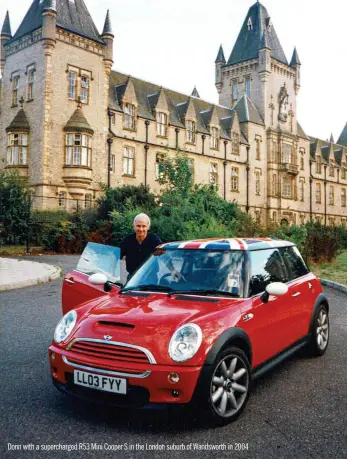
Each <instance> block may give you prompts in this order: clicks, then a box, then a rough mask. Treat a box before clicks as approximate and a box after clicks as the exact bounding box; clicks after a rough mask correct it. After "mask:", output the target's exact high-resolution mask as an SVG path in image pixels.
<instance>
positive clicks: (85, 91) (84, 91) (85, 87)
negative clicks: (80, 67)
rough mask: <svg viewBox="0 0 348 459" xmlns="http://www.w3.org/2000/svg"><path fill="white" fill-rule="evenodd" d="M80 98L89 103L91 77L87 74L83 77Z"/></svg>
mask: <svg viewBox="0 0 348 459" xmlns="http://www.w3.org/2000/svg"><path fill="white" fill-rule="evenodd" d="M80 100H81V102H82V103H83V104H88V102H89V78H88V76H86V75H82V77H81V92H80Z"/></svg>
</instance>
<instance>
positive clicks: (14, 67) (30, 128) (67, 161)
mask: <svg viewBox="0 0 348 459" xmlns="http://www.w3.org/2000/svg"><path fill="white" fill-rule="evenodd" d="M113 42H114V34H113V32H112V28H111V20H110V17H109V13H107V14H106V19H105V24H104V29H103V31H102V33H101V34H100V33H99V32H98V30H97V28H96V27H95V25H94V22H93V20H92V18H91V16H90V14H89V12H88V10H87V8H86V6H85V4H84V2H83V0H58V1H56V0H34V1H33V3H32V4H31V6H30V8H29V10H28V12H27V14H26V15H25V17H24V19H23V21H22V23H21V24H20V26H19V28H18V30H17V31H16V32H15V33H14V35H12V32H11V25H10V16H9V13H7V14H6V17H5V20H4V24H3V27H2V30H1V68H0V70H1V75H2V78H1V88H0V90H1V95H0V97H1V99H0V100H1V112H0V158H1V160H2V162H1V164H2V166H1V167H7V168H18V170H19V171H20V173H21V174H22V175H23V176H25V177H27V179H28V182H29V184H30V185H31V187H32V190H33V196H34V205H35V207H37V208H41V209H42V208H46V209H48V208H55V207H58V206H60V207H64V208H67V209H69V208H71V207H72V206H73V205H74V206H75V204H76V202H78V203H80V205H82V206H86V207H88V206H90V205H92V203H93V201H94V200H95V199H96V197H98V196H99V195H100V193H101V190H100V184H101V183H105V184H107V185H109V186H112V187H117V186H121V185H124V184H132V185H138V184H140V183H144V184H146V185H149V186H150V189H151V190H153V191H155V190H159V189H160V185H159V182H158V175H159V167H158V164H159V163H160V162H161V161H162V160H163V158H164V157H165V156H166V155H172V154H174V153H175V152H176V151H177V150H181V151H184V152H186V153H187V155H188V157H189V159H190V163H191V165H192V171H193V174H194V180H195V182H196V183H214V184H216V186H217V189H218V192H219V193H220V194H221V196H222V197H223V198H224V199H226V200H229V201H236V202H237V203H238V204H239V205H240V206H241V208H242V209H243V210H245V211H247V212H249V213H250V214H252V215H253V216H255V218H256V219H258V220H260V221H261V222H262V223H267V222H270V221H275V222H286V223H288V224H292V223H297V224H300V223H303V222H306V221H308V220H310V219H312V220H317V221H321V222H322V223H327V224H329V223H332V224H341V223H344V224H345V223H346V189H347V186H346V184H347V181H346V174H347V172H346V170H347V125H345V127H344V129H343V132H342V134H341V135H340V137H339V139H337V141H336V142H335V141H334V139H333V138H332V137H331V139H330V140H327V141H323V140H320V139H316V138H313V137H310V136H308V135H307V134H306V133H305V131H304V130H303V129H302V127H301V125H300V124H299V122H298V120H297V97H298V95H299V91H300V86H301V62H300V59H299V55H298V53H297V50H296V48H295V49H294V51H293V55H292V58H291V60H290V62H289V61H288V60H287V57H286V55H285V53H284V51H283V49H282V46H281V44H280V42H279V39H278V37H277V34H276V32H275V28H274V25H273V23H272V20H271V17H270V15H269V14H268V12H267V10H266V8H265V7H264V6H263V5H262V4H260V3H259V2H257V3H255V4H254V5H252V6H251V7H250V9H249V11H248V12H247V15H246V18H245V20H244V23H243V25H242V28H241V30H240V33H239V36H238V38H237V41H236V43H235V44H234V46H233V49H232V52H231V55H230V57H229V59H228V60H227V61H226V59H225V56H224V52H223V49H222V47H220V49H219V51H218V55H217V58H216V61H215V84H216V88H217V92H218V95H219V104H216V105H212V104H211V103H208V102H206V101H204V100H202V99H201V98H200V96H199V93H198V91H197V89H196V88H194V90H193V92H192V94H191V95H185V94H181V93H178V92H176V91H174V90H171V89H168V88H166V87H165V86H161V85H157V84H153V83H149V82H147V81H144V80H140V79H138V78H135V77H133V76H130V75H124V74H122V73H120V72H117V71H115V70H112V65H113ZM116 65H117V62H116Z"/></svg>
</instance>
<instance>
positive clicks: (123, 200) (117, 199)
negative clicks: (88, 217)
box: [96, 184, 156, 220]
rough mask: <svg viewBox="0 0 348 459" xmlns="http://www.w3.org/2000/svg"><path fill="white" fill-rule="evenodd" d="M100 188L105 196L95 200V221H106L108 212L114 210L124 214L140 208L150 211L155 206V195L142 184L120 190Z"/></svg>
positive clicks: (123, 187) (127, 186) (126, 186)
mask: <svg viewBox="0 0 348 459" xmlns="http://www.w3.org/2000/svg"><path fill="white" fill-rule="evenodd" d="M102 188H103V191H104V193H105V195H104V196H103V197H101V198H99V199H98V200H97V203H98V210H97V215H96V219H97V220H107V219H108V218H109V216H110V212H112V211H114V210H116V211H118V212H125V211H126V210H127V209H134V208H135V207H141V208H142V209H144V211H145V210H147V211H150V210H151V209H153V208H154V207H155V206H156V198H155V195H154V194H153V193H150V191H149V187H148V186H145V185H143V184H141V185H139V186H134V185H125V186H122V187H120V188H107V187H105V186H102Z"/></svg>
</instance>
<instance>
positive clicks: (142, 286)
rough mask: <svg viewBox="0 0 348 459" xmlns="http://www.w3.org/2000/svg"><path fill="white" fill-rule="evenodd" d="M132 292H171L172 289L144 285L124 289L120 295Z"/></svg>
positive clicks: (163, 286)
mask: <svg viewBox="0 0 348 459" xmlns="http://www.w3.org/2000/svg"><path fill="white" fill-rule="evenodd" d="M131 290H142V291H146V290H154V291H155V292H171V291H172V289H171V288H170V287H168V286H166V285H156V284H143V285H136V286H135V287H128V288H122V289H121V290H120V291H119V292H118V293H123V292H129V291H131Z"/></svg>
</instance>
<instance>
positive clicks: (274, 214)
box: [272, 212, 277, 223]
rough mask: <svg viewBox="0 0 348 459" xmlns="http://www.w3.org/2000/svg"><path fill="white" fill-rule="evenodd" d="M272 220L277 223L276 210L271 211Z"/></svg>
mask: <svg viewBox="0 0 348 459" xmlns="http://www.w3.org/2000/svg"><path fill="white" fill-rule="evenodd" d="M272 220H273V222H274V223H277V212H273V214H272Z"/></svg>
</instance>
